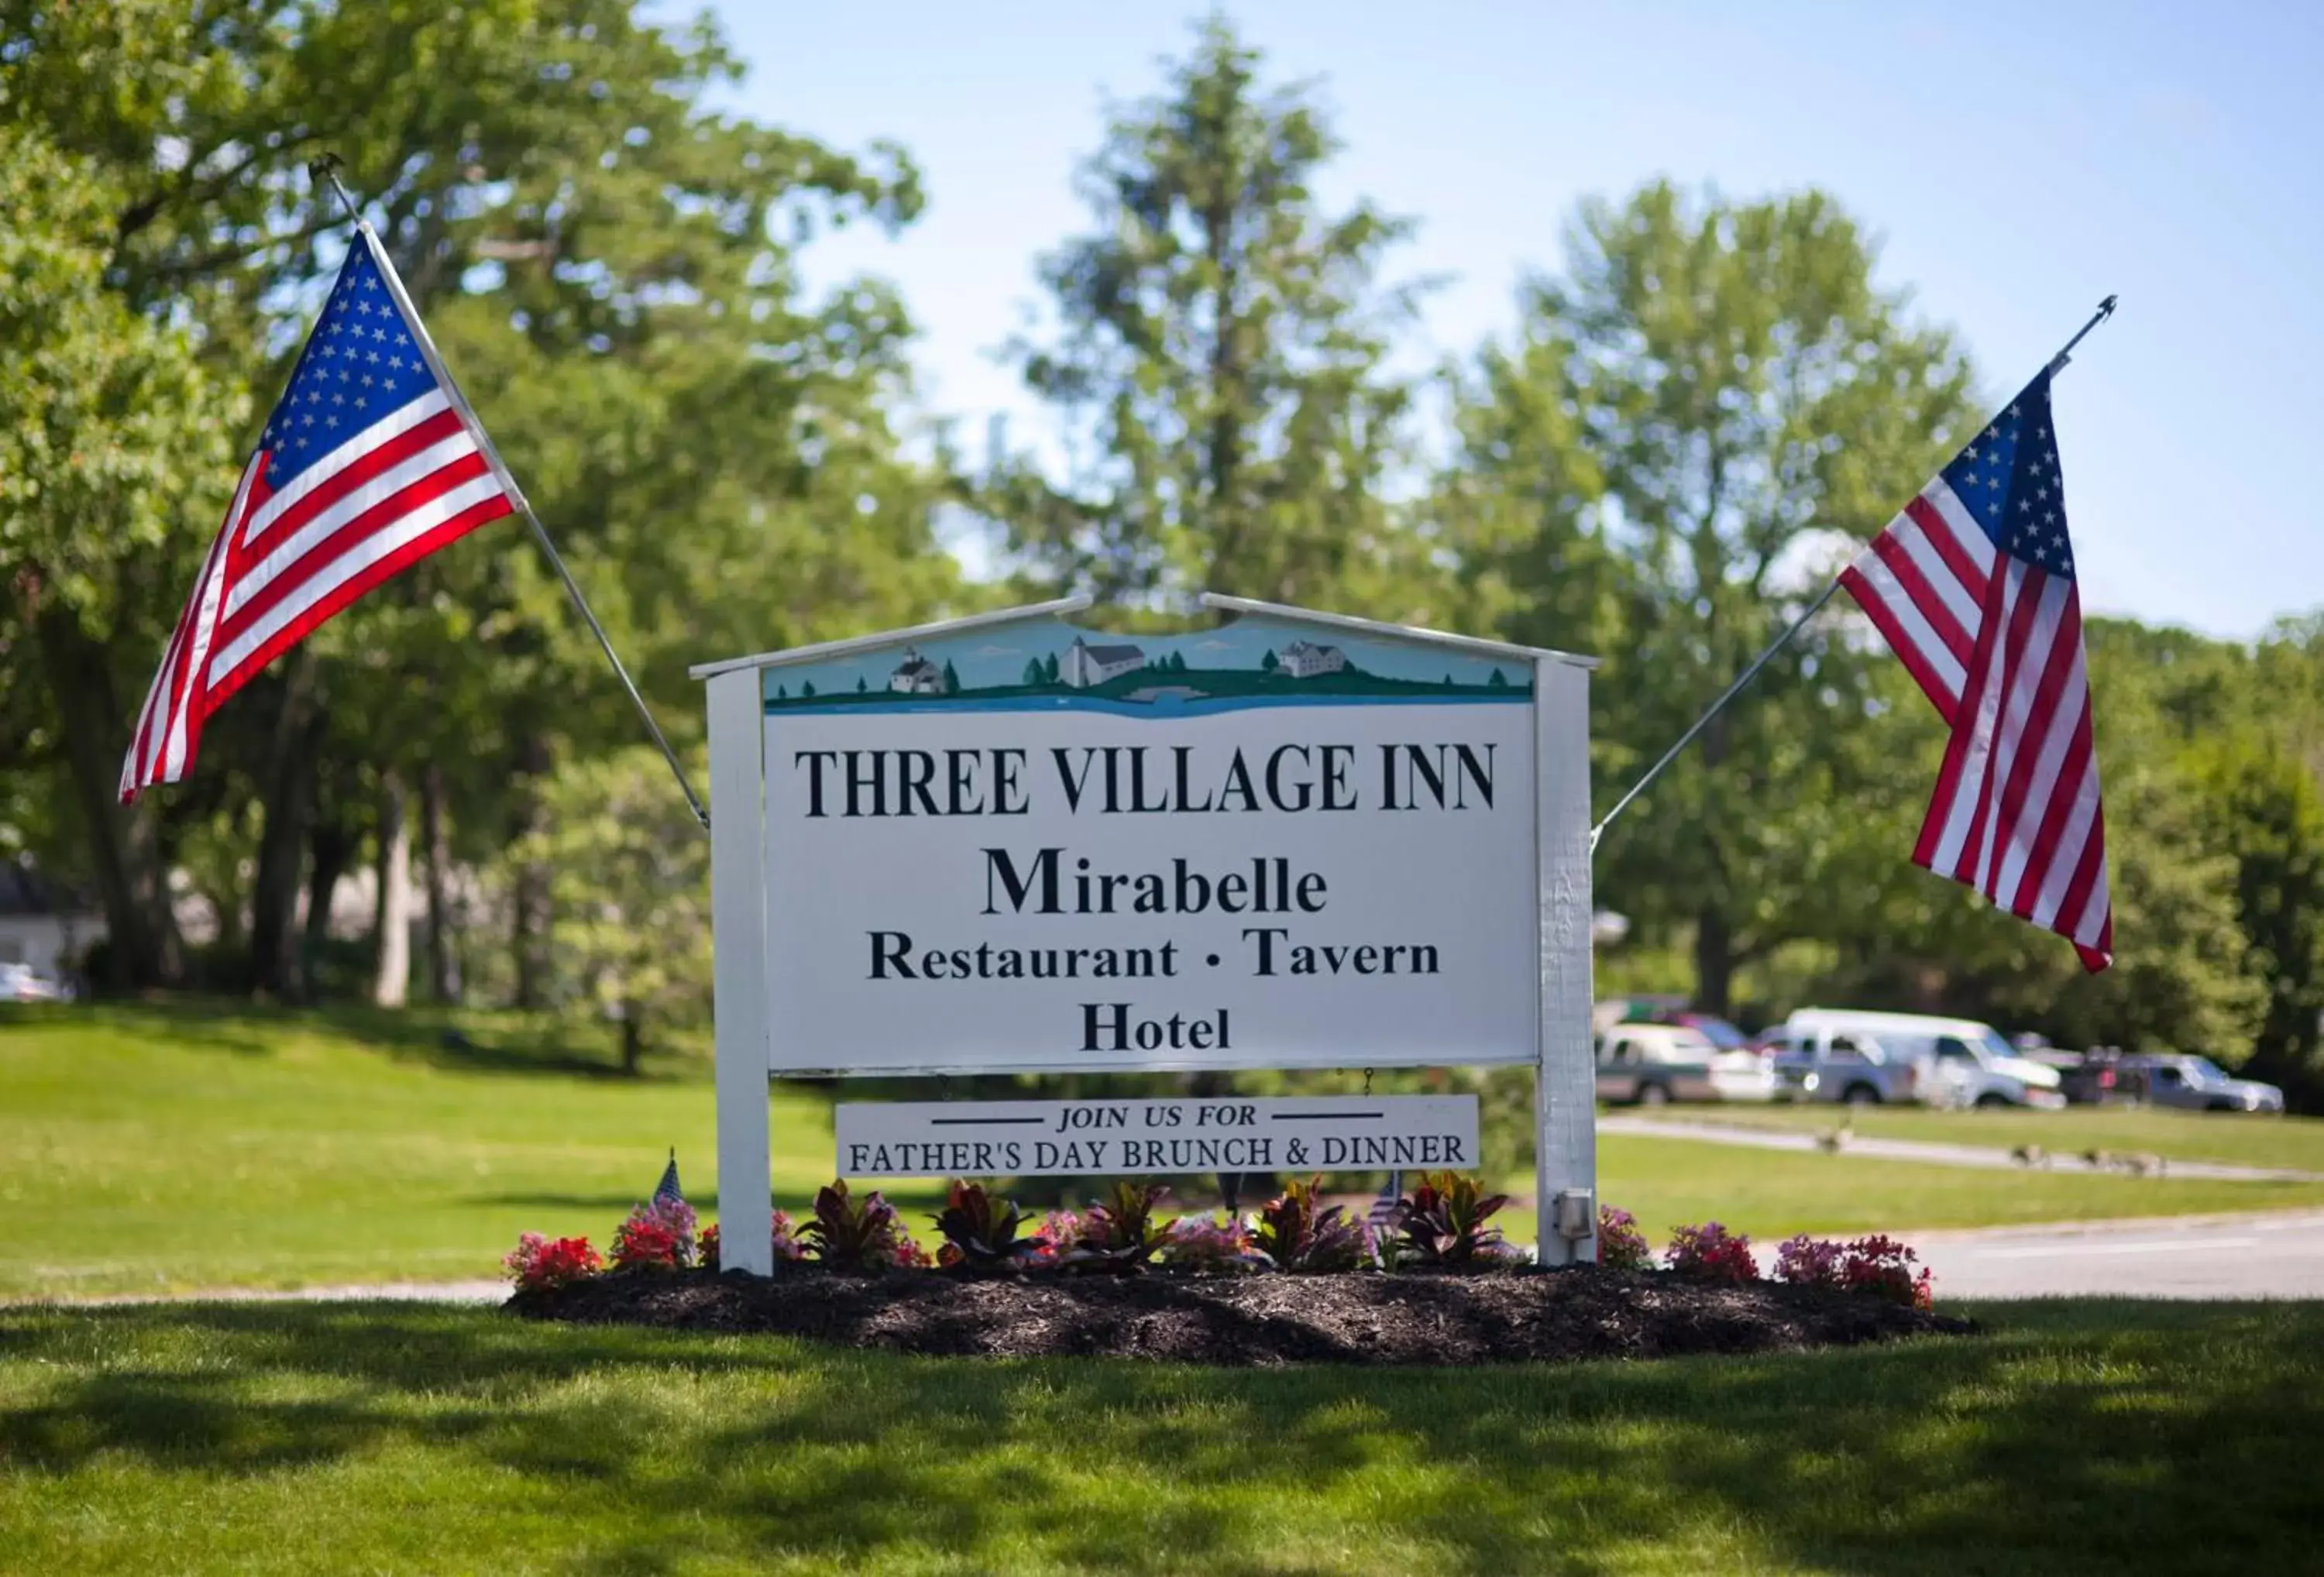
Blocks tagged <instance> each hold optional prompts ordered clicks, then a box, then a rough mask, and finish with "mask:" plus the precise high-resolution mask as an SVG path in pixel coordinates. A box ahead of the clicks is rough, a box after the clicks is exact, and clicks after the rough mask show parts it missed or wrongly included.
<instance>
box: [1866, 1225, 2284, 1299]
mask: <svg viewBox="0 0 2324 1577" xmlns="http://www.w3.org/2000/svg"><path fill="white" fill-rule="evenodd" d="M1904 1237H1905V1240H1906V1241H1908V1242H1910V1243H1911V1244H1912V1246H1913V1248H1914V1250H1915V1251H1916V1252H1918V1253H1919V1254H1920V1256H1921V1258H1922V1259H1923V1261H1924V1262H1926V1263H1927V1264H1928V1265H1929V1267H1930V1268H1932V1269H1933V1270H1934V1271H1935V1272H1936V1282H1937V1296H1938V1298H1939V1300H1940V1302H1942V1301H1944V1300H1948V1299H1951V1298H1977V1297H2081V1296H2099V1297H2183V1298H2255V1297H2272V1298H2273V1297H2281V1298H2324V1211H2297V1212H2276V1213H2268V1214H2264V1215H2235V1216H2180V1217H2166V1218H2163V1219H2160V1220H2150V1221H2129V1222H2095V1223H2091V1224H2089V1225H2073V1226H2047V1227H2008V1228H1998V1229H1993V1230H1988V1231H1960V1232H1911V1233H1906V1234H1904Z"/></svg>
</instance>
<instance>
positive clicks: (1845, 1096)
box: [1840, 1084, 1880, 1106]
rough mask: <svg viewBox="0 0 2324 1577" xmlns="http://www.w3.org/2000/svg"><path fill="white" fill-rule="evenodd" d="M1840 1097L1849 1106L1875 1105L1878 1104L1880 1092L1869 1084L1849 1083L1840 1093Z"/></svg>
mask: <svg viewBox="0 0 2324 1577" xmlns="http://www.w3.org/2000/svg"><path fill="white" fill-rule="evenodd" d="M1840 1099H1841V1100H1842V1101H1844V1102H1847V1103H1848V1104H1849V1105H1850V1106H1877V1105H1879V1104H1880V1092H1879V1091H1877V1090H1876V1089H1874V1088H1873V1087H1872V1086H1871V1085H1869V1084H1850V1085H1849V1086H1848V1088H1847V1090H1846V1091H1845V1092H1843V1093H1841V1095H1840Z"/></svg>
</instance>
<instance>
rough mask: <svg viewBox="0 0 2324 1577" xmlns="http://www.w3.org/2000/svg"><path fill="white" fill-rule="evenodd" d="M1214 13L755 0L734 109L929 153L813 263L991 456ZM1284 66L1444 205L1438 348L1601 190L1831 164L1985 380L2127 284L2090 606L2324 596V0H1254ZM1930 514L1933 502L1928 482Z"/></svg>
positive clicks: (2089, 464) (2091, 381)
mask: <svg viewBox="0 0 2324 1577" xmlns="http://www.w3.org/2000/svg"><path fill="white" fill-rule="evenodd" d="M1206 9H1207V7H1204V6H1200V5H1087V4H1084V5H1059V4H1055V3H1051V0H1041V3H1019V4H1014V5H936V4H929V3H922V0H890V3H888V4H884V5H868V6H840V5H827V4H824V5H798V4H794V3H792V0H729V3H727V4H725V5H722V6H720V7H718V10H719V14H720V15H721V17H722V20H723V21H724V23H725V25H726V28H727V31H728V32H729V35H730V37H731V38H732V40H733V42H734V43H735V45H736V46H737V48H738V49H739V50H740V51H741V52H742V54H743V55H744V56H745V57H746V58H747V59H749V60H751V61H752V65H753V72H752V78H751V79H750V81H749V82H748V83H747V84H746V85H745V86H744V88H742V91H741V92H740V93H739V94H738V95H737V96H735V106H736V107H740V108H745V109H748V110H749V111H750V112H751V113H752V114H754V115H759V116H761V117H763V118H766V119H769V120H771V121H774V122H777V123H779V124H784V125H787V126H790V127H792V128H794V129H797V130H798V131H801V132H805V133H808V134H813V135H816V136H818V137H820V138H823V139H825V140H826V141H829V142H832V143H837V144H839V145H841V146H844V147H855V148H860V147H862V145H864V144H865V143H870V142H871V141H872V140H873V139H875V138H879V137H890V138H894V139H896V140H897V141H899V142H901V143H903V144H904V145H905V146H906V147H908V149H909V150H910V151H911V152H912V154H913V155H914V157H915V158H917V159H918V161H919V162H920V164H921V166H922V168H923V170H924V171H925V172H926V176H927V186H928V191H929V202H928V208H927V214H926V215H925V217H923V218H922V220H921V221H920V222H919V223H918V224H917V225H915V226H912V227H911V228H910V229H908V231H906V232H905V233H904V234H903V235H902V236H901V237H899V238H898V239H894V240H890V239H889V238H887V237H885V236H883V235H878V234H876V233H873V232H871V231H870V230H868V229H859V230H854V231H850V232H847V233H844V234H842V235H837V236H834V237H827V238H825V239H823V240H820V241H818V242H816V244H814V246H812V247H811V248H810V249H809V251H808V252H807V254H806V256H805V258H804V260H803V262H804V265H805V267H806V270H807V277H808V280H809V281H810V283H811V284H813V285H815V286H816V287H818V288H820V287H823V286H827V285H829V284H831V283H834V282H835V281H839V280H842V279H844V278H845V277H847V276H848V275H849V274H851V273H853V272H858V271H862V272H874V273H878V274H881V275H884V276H886V277H888V278H890V279H891V280H894V281H897V282H898V284H899V285H900V286H901V288H902V290H903V291H904V293H905V296H906V299H907V300H908V303H909V305H910V308H911V309H912V311H913V313H914V315H915V317H916V318H917V320H918V323H919V324H920V326H921V330H922V340H921V344H920V350H919V364H920V367H921V369H922V374H923V389H922V393H923V397H924V399H925V401H926V402H927V407H928V409H929V410H930V411H931V412H933V413H937V414H942V415H946V416H950V417H953V418H954V419H956V420H958V421H959V424H960V425H959V429H958V430H959V433H960V435H961V437H962V438H964V441H966V442H967V443H968V444H969V445H970V447H971V449H972V452H979V451H981V446H982V434H983V431H984V424H985V421H986V420H987V419H988V418H990V417H991V416H992V415H994V414H995V413H1006V414H1008V415H1009V417H1010V422H1011V426H1012V431H1013V432H1014V433H1015V434H1016V435H1017V436H1018V437H1019V438H1023V439H1028V440H1030V439H1034V438H1037V436H1038V433H1039V429H1040V425H1041V415H1040V411H1039V409H1038V407H1037V405H1035V404H1034V403H1032V402H1031V401H1028V400H1027V399H1026V397H1025V396H1024V394H1023V393H1022V392H1021V389H1020V387H1019V384H1018V383H1017V380H1016V378H1015V377H1014V375H1013V374H1011V373H1010V371H1009V370H1008V369H1007V368H1006V367H1005V366H1002V365H1001V364H998V363H997V362H996V361H995V359H994V358H993V355H992V353H993V352H994V351H995V350H996V349H997V347H998V346H1000V345H1001V342H1002V341H1003V340H1005V339H1006V338H1007V337H1009V336H1010V334H1011V333H1012V332H1015V331H1017V330H1019V329H1020V328H1022V327H1025V326H1026V325H1027V324H1028V321H1032V320H1033V319H1032V318H1031V316H1030V315H1031V314H1033V313H1035V312H1036V311H1037V309H1038V304H1039V300H1040V291H1039V288H1038V284H1037V280H1036V277H1035V272H1034V270H1035V264H1036V260H1037V257H1038V256H1039V254H1041V253H1042V252H1044V251H1046V250H1047V249H1048V248H1050V247H1053V246H1054V245H1056V243H1057V242H1058V241H1059V240H1060V239H1061V238H1062V237H1064V236H1065V235H1069V234H1072V233H1074V232H1076V231H1078V230H1079V229H1080V228H1081V227H1083V226H1084V224H1085V223H1086V215H1085V210H1084V208H1082V206H1081V204H1080V202H1079V200H1078V199H1077V198H1075V197H1074V192H1073V189H1072V186H1071V180H1072V177H1073V173H1074V169H1075V167H1076V166H1077V164H1078V163H1079V162H1080V161H1081V160H1082V159H1083V158H1084V157H1085V156H1086V155H1087V153H1088V152H1090V151H1091V150H1092V149H1093V147H1094V146H1095V145H1096V143H1097V142H1098V139H1099V134H1100V130H1101V125H1102V108H1103V106H1104V105H1105V103H1106V102H1107V100H1108V99H1109V98H1114V99H1127V98H1135V97H1143V96H1145V95H1147V94H1148V93H1150V92H1152V91H1154V90H1155V89H1156V88H1157V86H1158V84H1159V81H1160V72H1159V69H1158V68H1157V59H1158V58H1159V57H1160V56H1162V55H1164V54H1166V53H1168V54H1176V53H1180V52H1183V51H1184V49H1185V45H1186V42H1187V40H1188V38H1189V36H1190V35H1189V32H1188V27H1189V24H1190V23H1192V22H1193V21H1194V20H1195V19H1197V18H1198V17H1200V16H1201V15H1202V14H1204V12H1205V11H1206ZM1228 13H1229V14H1230V15H1231V16H1232V17H1234V18H1235V20H1236V21H1237V23H1238V24H1239V25H1240V27H1241V28H1242V29H1243V31H1244V32H1245V35H1246V36H1247V37H1249V38H1250V40H1252V41H1253V42H1256V43H1258V44H1259V45H1260V46H1261V47H1262V48H1263V49H1265V50H1266V51H1268V56H1269V57H1270V63H1271V67H1272V69H1273V72H1274V73H1275V75H1276V76H1277V78H1293V77H1296V78H1321V79H1322V91H1323V99H1324V102H1325V103H1326V104H1327V105H1329V106H1331V107H1332V109H1333V111H1334V114H1335V119H1336V121H1337V124H1338V128H1339V131H1340V133H1341V134H1342V137H1343V138H1344V139H1345V141H1346V143H1347V144H1348V147H1347V151H1346V152H1345V153H1344V154H1343V155H1342V158H1341V159H1340V160H1339V161H1338V162H1337V163H1336V164H1335V165H1334V167H1333V170H1332V171H1331V172H1330V175H1329V177H1328V178H1327V180H1325V182H1324V183H1323V187H1324V192H1325V195H1326V197H1327V198H1329V199H1330V200H1332V201H1333V202H1334V203H1341V202H1344V201H1346V200H1348V199H1349V198H1352V197H1354V196H1356V195H1359V194H1360V195H1363V196H1367V197H1369V198H1372V199H1374V200H1375V201H1377V202H1379V204H1380V205H1381V206H1383V207H1384V208H1387V209H1388V210H1390V211H1392V212H1397V213H1403V214H1408V215H1410V216H1412V217H1415V218H1416V219H1418V220H1419V221H1420V231H1419V235H1418V236H1417V238H1416V241H1415V242H1414V244H1411V245H1410V246H1408V247H1406V248H1405V249H1404V250H1403V252H1402V254H1401V255H1400V257H1399V258H1398V260H1397V269H1398V272H1401V273H1405V274H1413V275H1417V274H1443V275H1450V276H1452V279H1451V281H1450V283H1448V284H1447V285H1446V286H1445V287H1444V288H1443V289H1442V290H1440V291H1438V292H1437V293H1436V294H1435V295H1434V298H1433V299H1432V300H1431V301H1430V303H1429V306H1428V309H1427V312H1426V318H1425V324H1424V325H1423V327H1422V331H1421V332H1420V333H1419V334H1418V335H1416V337H1415V340H1414V343H1413V344H1412V346H1410V347H1409V349H1408V351H1407V358H1408V361H1409V362H1410V364H1413V365H1425V364H1430V363H1432V362H1434V360H1436V359H1438V358H1441V357H1444V356H1448V355H1458V354H1461V353H1463V352H1465V351H1467V350H1469V349H1471V348H1472V347H1473V346H1475V345H1476V344H1477V343H1478V342H1479V341H1480V340H1482V339H1484V338H1485V337H1489V336H1493V335H1500V334H1506V333H1507V332H1508V330H1509V328H1510V327H1511V326H1512V324H1513V322H1514V311H1513V307H1512V290H1513V287H1514V285H1515V284H1516V282H1517V280H1518V279H1520V278H1521V277H1522V276H1523V275H1524V274H1525V272H1527V271H1528V270H1529V269H1534V268H1541V267H1554V266H1555V265H1557V264H1558V263H1559V262H1560V261H1561V259H1562V257H1563V230H1564V226H1565V225H1566V223H1567V221H1568V219H1569V217H1570V216H1571V214H1572V208H1573V205H1574V203H1575V201H1576V199H1578V198H1582V197H1583V196H1586V195H1590V194H1592V193H1614V194H1618V193H1621V192H1625V191H1627V190H1628V189H1631V188H1632V187H1634V186H1636V185H1637V183H1639V182H1640V181H1643V180H1649V179H1652V178H1654V177H1655V176H1668V177H1670V178H1672V179H1674V180H1678V181H1680V182H1683V183H1686V184H1691V185H1700V184H1703V183H1712V184H1715V185H1717V186H1718V187H1719V188H1720V189H1721V190H1723V191H1725V192H1727V193H1729V195H1733V196H1738V197H1748V196H1757V195H1761V194H1765V193H1768V192H1773V191H1777V190H1784V189H1794V188H1798V187H1803V186H1809V185H1814V186H1821V187H1823V188H1825V189H1829V190H1831V191H1832V192H1834V193H1836V194H1838V196H1839V197H1840V198H1842V199H1843V200H1844V201H1845V202H1846V203H1847V204H1848V205H1849V208H1851V209H1852V210H1853V211H1854V212H1855V213H1856V214H1857V215H1858V217H1859V218H1860V219H1862V220H1863V221H1865V222H1866V223H1867V226H1869V227H1870V228H1871V229H1872V230H1873V231H1874V232H1876V233H1877V235H1880V236H1882V237H1883V238H1884V241H1885V249H1884V252H1883V254H1882V275H1883V279H1884V282H1886V283H1888V284H1892V285H1908V286H1910V287H1912V289H1913V290H1914V293H1915V309H1916V310H1917V311H1919V312H1920V313H1921V314H1923V316H1925V317H1927V318H1931V319H1932V320H1935V321H1939V322H1942V323H1946V324H1949V325H1950V326H1952V327H1955V328H1956V329H1958V330H1959V331H1960V334H1961V335H1962V337H1963V338H1964V339H1965V341H1966V343H1967V344H1968V346H1969V348H1970V350H1971V351H1972V352H1973V353H1974V355H1975V356H1976V358H1977V361H1978V366H1979V368H1980V370H1981V372H1982V374H1984V377H1985V380H1986V385H1987V390H1988V391H1989V392H1993V393H1996V394H2003V393H2006V392H2008V391H2009V390H2010V389H2014V388H2015V387H2016V386H2017V385H2018V384H2019V383H2022V382H2023V381H2024V379H2025V378H2026V377H2028V376H2030V375H2031V374H2032V373H2033V371H2034V370H2035V369H2036V368H2037V367H2038V366H2039V365H2040V364H2041V363H2042V362H2043V360H2044V359H2045V358H2046V357H2047V356H2048V355H2050V354H2051V353H2052V351H2054V350H2055V349H2056V347H2057V346H2058V345H2059V343H2060V342H2061V341H2062V340H2063V339H2064V338H2065V337H2066V336H2067V335H2069V334H2070V333H2071V332H2072V331H2073V329H2074V328H2075V327H2078V326H2079V325H2080V322H2081V321H2082V319H2083V318H2084V317H2085V316H2087V314H2088V313H2089V309H2090V308H2091V307H2092V305H2093V304H2095V302H2096V301H2097V300H2098V298H2099V297H2101V296H2103V295H2105V294H2107V292H2108V291H2119V292H2120V293H2121V296H2122V310H2121V312H2120V314H2119V315H2118V316H2117V317H2116V319H2115V321H2114V322H2113V323H2111V324H2109V325H2107V327H2103V328H2101V329H2100V330H2099V331H2098V333H2097V334H2096V335H2094V336H2093V337H2091V339H2090V340H2089V342H2088V343H2086V344H2085V346H2083V348H2082V350H2081V351H2080V353H2079V354H2078V355H2077V356H2076V359H2075V364H2074V366H2073V368H2072V369H2071V370H2070V372H2068V373H2067V374H2064V376H2063V378H2062V379H2061V383H2060V384H2059V392H2058V428H2059V432H2060V436H2061V441H2062V446H2063V456H2064V466H2065V475H2066V483H2067V488H2068V496H2069V498H2070V502H2071V513H2072V521H2073V529H2074V535H2075V548H2076V558H2077V559H2078V561H2079V563H2080V569H2081V574H2082V579H2083V588H2084V599H2085V603H2086V604H2087V605H2088V606H2089V607H2090V608H2091V609H2092V610H2093V611H2096V612H2107V613H2134V614H2136V615H2138V616H2141V617H2144V618H2148V619H2154V620H2163V621H2169V622H2176V623H2181V624H2186V625H2189V626H2191V627H2193V628H2196V629H2199V630H2202V631H2205V632H2210V633H2213V634H2219V635H2231V636H2249V635H2252V634H2255V633H2256V632H2259V631H2260V630H2261V629H2262V628H2263V627H2264V625H2265V624H2266V623H2267V622H2268V621H2269V620H2271V619H2272V618H2273V617H2274V616H2276V615H2278V614H2281V613H2295V612H2301V611H2304V610H2307V609H2309V608H2312V607H2315V606H2318V605H2319V604H2324V518H2319V515H2324V512H2319V508H2318V506H2317V504H2316V503H2315V502H2314V500H2315V498H2316V495H2317V494H2316V490H2315V488H2314V487H2313V485H2312V484H2311V479H2310V475H2308V472H2309V464H2310V455H2311V453H2312V452H2314V451H2315V449H2316V448H2318V447H2319V445H2318V443H2317V439H2316V438H2315V437H2314V436H2313V435H2314V429H2316V427H2317V426H2318V424H2319V418H2324V399H2319V396H2318V394H2317V393H2316V392H2315V390H2316V383H2317V379H2318V376H2319V374H2318V369H2319V366H2324V304H2319V299H2318V286H2317V284H2316V282H2315V278H2316V275H2317V274H2318V272H2319V269H2318V266H2317V260H2318V258H2319V254H2324V109H2319V88H2318V87H2317V85H2316V83H2315V82H2314V81H2313V80H2312V73H2313V71H2314V69H2315V68H2316V66H2317V64H2318V62H2319V61H2324V6H2319V5H2308V4H2303V3H2299V0H2282V3H2280V4H2276V5H2259V4H2251V3H2244V4H2224V5H2212V6H2193V5H2154V4H2147V5H2137V4H2116V5H2095V4H2060V3H2050V4H2043V5H2038V6H2035V5H2003V4H1983V3H1980V4H1951V5H1870V4H1838V3H1834V4H1818V5H1804V4H1803V5H1752V6H1744V7H1738V6H1712V5H1624V6H1607V5H1598V6H1589V7H1582V6H1575V5H1549V4H1532V5H1518V4H1510V5H1486V4H1470V5H1457V6H1447V7H1441V8H1439V7H1423V6H1416V5H1383V4H1370V3H1364V0H1342V3H1340V4H1334V5H1324V4H1314V3H1310V0H1299V3H1296V4H1294V3H1289V0H1281V3H1277V4H1269V5H1264V6H1262V5H1248V4H1247V5H1238V6H1231V7H1229V8H1228ZM1900 502H1901V501H1900Z"/></svg>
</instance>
